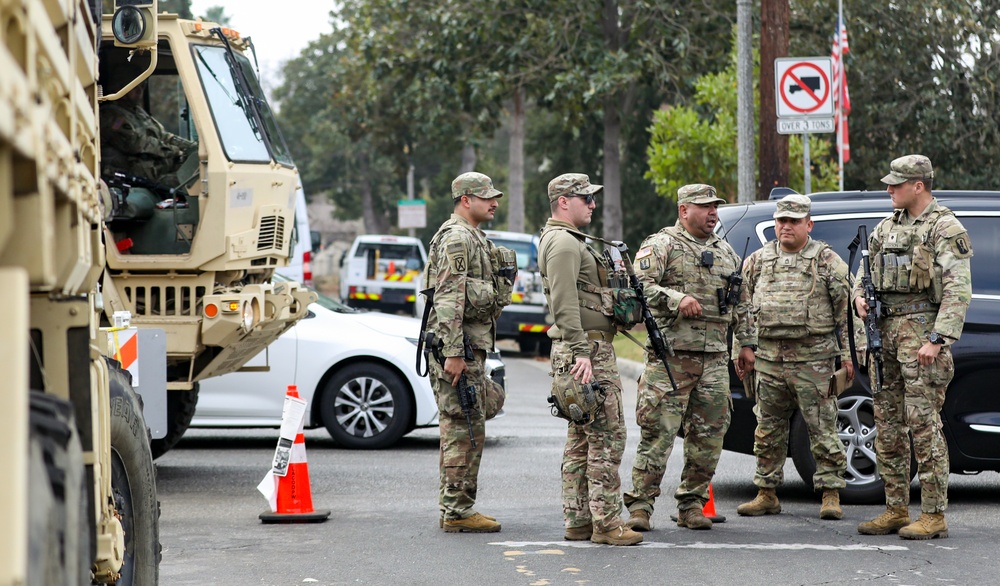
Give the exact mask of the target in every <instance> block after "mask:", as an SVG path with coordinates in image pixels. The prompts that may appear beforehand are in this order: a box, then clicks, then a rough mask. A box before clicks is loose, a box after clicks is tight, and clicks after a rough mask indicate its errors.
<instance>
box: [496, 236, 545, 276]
mask: <svg viewBox="0 0 1000 586" xmlns="http://www.w3.org/2000/svg"><path fill="white" fill-rule="evenodd" d="M490 240H492V241H493V244H496V245H497V246H503V247H504V248H509V249H511V250H513V251H514V252H515V253H517V268H518V269H520V270H522V271H523V270H524V269H526V268H528V266H529V265H531V264H533V263H535V255H536V254H537V251H536V250H535V246H534V244H532V243H531V242H526V241H524V240H504V239H503V238H490Z"/></svg>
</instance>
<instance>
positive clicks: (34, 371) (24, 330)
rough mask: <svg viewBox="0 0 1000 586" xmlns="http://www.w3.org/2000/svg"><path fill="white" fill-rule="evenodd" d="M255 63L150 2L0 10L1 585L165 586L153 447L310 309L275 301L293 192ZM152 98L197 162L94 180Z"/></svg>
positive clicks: (286, 293) (302, 302) (208, 30)
mask: <svg viewBox="0 0 1000 586" xmlns="http://www.w3.org/2000/svg"><path fill="white" fill-rule="evenodd" d="M245 49H247V43H246V41H244V40H243V39H241V38H240V37H239V36H238V35H237V34H236V33H235V32H234V31H230V30H228V29H222V28H220V27H217V26H215V25H213V24H210V23H201V22H191V21H184V20H179V19H177V17H176V16H172V15H157V9H156V3H155V0H149V1H144V0H118V2H116V9H115V14H114V16H113V17H110V18H103V19H102V15H101V2H100V1H99V0H88V1H83V0H75V1H74V0H21V1H18V0H2V1H0V71H2V72H3V75H0V284H2V286H0V308H3V311H4V316H3V318H2V319H0V340H2V341H3V349H4V351H3V352H0V372H3V373H4V375H5V376H6V377H7V381H8V383H7V386H6V391H5V392H4V393H0V441H2V442H3V445H4V449H3V450H0V453H2V455H0V466H2V468H0V469H2V470H3V471H4V472H5V474H4V480H3V481H2V485H3V490H2V491H0V495H2V498H0V527H3V532H2V533H0V584H2V585H6V584H39V585H53V584H86V583H104V584H112V583H117V584H155V583H156V582H157V579H158V564H159V559H160V544H159V530H158V517H159V505H158V502H157V497H156V486H155V471H154V467H153V461H152V453H151V450H150V436H151V433H152V434H153V438H154V439H153V441H157V440H156V439H155V438H156V436H160V439H159V440H158V441H160V442H161V446H160V450H161V451H163V450H165V449H167V448H168V447H169V445H168V444H169V442H170V441H176V438H179V437H180V433H183V428H184V427H186V421H185V417H187V418H188V419H189V417H190V415H187V416H185V409H187V408H188V406H189V405H190V410H191V411H192V412H193V400H194V396H196V389H197V383H198V381H199V380H201V379H203V378H205V377H208V376H213V375H216V374H222V373H225V372H231V371H233V370H237V369H239V368H240V367H241V366H242V365H243V364H244V363H245V361H246V360H247V359H248V358H250V357H252V356H254V355H255V354H256V353H258V352H259V351H260V350H261V349H262V348H263V347H264V346H265V345H266V344H268V343H269V342H270V341H271V340H273V339H274V338H276V337H277V336H278V335H280V333H281V332H282V331H284V330H285V329H287V328H288V327H290V326H291V325H292V324H293V323H294V321H295V320H296V319H298V317H300V316H302V315H303V314H304V313H305V311H306V309H305V308H306V305H307V304H308V302H309V301H310V300H311V297H312V294H310V293H308V292H307V291H305V290H302V289H300V288H298V286H297V285H295V284H281V285H274V284H271V283H270V275H271V273H272V272H273V270H274V268H275V267H279V266H282V265H284V264H285V263H286V262H287V260H288V256H289V254H290V250H291V242H290V233H291V229H292V228H291V227H292V224H293V218H294V199H293V198H294V194H295V189H296V186H297V183H298V177H297V174H296V171H295V168H294V166H293V165H292V163H291V160H290V158H289V157H288V153H287V149H286V148H285V146H284V143H283V141H282V139H281V137H280V134H279V133H278V131H277V127H276V125H275V124H274V119H273V117H272V115H271V113H270V111H269V110H268V109H267V105H266V102H265V101H264V99H263V95H262V92H261V91H260V87H259V86H258V85H257V82H256V79H255V76H254V74H253V70H252V68H251V67H250V63H249V61H248V59H247V58H246V57H245V56H244V50H245ZM161 82H162V84H161ZM139 84H147V86H148V88H147V91H146V102H145V103H144V104H143V108H144V111H146V112H149V113H151V114H152V115H153V116H154V117H156V118H157V119H158V120H160V121H161V122H162V124H163V125H164V128H162V129H160V130H164V131H167V130H169V131H170V132H171V133H173V134H175V135H178V136H181V137H183V138H185V139H187V140H191V141H192V142H194V143H196V145H197V148H196V149H195V150H194V151H193V153H192V154H191V156H189V157H187V160H185V161H179V162H180V163H183V164H181V165H180V166H179V168H178V170H177V171H175V172H174V173H173V175H174V177H175V178H176V180H175V181H174V182H173V184H172V185H171V184H168V183H167V182H166V180H165V178H164V177H143V176H138V175H134V174H127V173H120V172H118V174H117V175H114V174H109V173H108V169H102V166H101V161H102V146H103V140H104V137H103V136H102V130H107V129H102V128H101V125H100V122H99V121H100V120H101V111H100V108H101V104H102V103H105V102H111V101H114V100H118V99H120V98H122V97H123V96H126V95H127V94H128V93H129V92H130V91H131V90H132V89H134V88H135V87H137V86H139ZM157 109H159V110H158V111H157ZM170 112H172V113H173V116H170V115H168V113H170ZM105 154H106V153H105ZM102 174H105V175H108V177H107V185H110V189H108V188H107V185H105V183H104V182H102V181H101V176H102ZM127 315H131V325H132V326H136V327H138V331H139V332H140V333H151V334H154V336H153V337H157V336H159V337H160V338H162V339H163V345H162V347H161V348H160V349H159V350H156V345H155V344H152V345H146V344H143V343H142V342H141V340H140V345H139V346H138V349H136V348H132V350H130V351H126V350H125V347H126V346H127V344H126V343H125V342H124V340H125V338H126V337H127V335H128V334H129V333H130V330H127V329H125V330H121V331H119V329H118V328H117V327H110V326H119V325H121V324H119V322H120V321H122V318H121V316H127ZM102 326H103V327H102ZM120 340H121V341H122V343H121V344H119V341H120ZM150 348H153V350H150ZM112 355H114V356H116V357H117V360H115V359H111V358H108V356H112ZM126 356H128V358H126ZM125 362H128V363H131V364H135V363H139V364H147V363H149V362H152V363H154V364H156V363H158V364H159V365H161V366H159V367H158V368H154V369H153V370H154V371H155V370H157V369H158V370H159V371H160V373H159V374H160V377H161V378H160V380H161V381H162V380H165V382H162V383H160V384H157V383H156V380H155V377H153V379H154V380H153V382H152V383H151V382H150V380H149V379H150V377H148V376H145V375H144V376H143V381H142V382H141V383H140V382H139V381H137V378H136V377H135V376H133V375H131V374H130V373H129V371H127V370H125V369H123V368H122V363H125ZM164 364H165V367H164V366H162V365H164ZM164 371H165V372H164ZM164 375H165V376H164ZM133 386H135V388H138V389H140V391H141V392H142V395H139V394H137V393H136V392H135V389H134V388H133ZM167 388H169V389H170V390H169V392H168V391H167ZM277 391H278V392H280V389H279V390H277ZM164 395H166V396H164ZM174 396H177V397H182V398H181V399H171V398H172V397H174ZM154 405H158V406H154ZM147 419H148V420H154V419H155V420H159V421H160V423H157V424H154V425H150V426H148V427H147Z"/></svg>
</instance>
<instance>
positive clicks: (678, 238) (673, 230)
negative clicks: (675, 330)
mask: <svg viewBox="0 0 1000 586" xmlns="http://www.w3.org/2000/svg"><path fill="white" fill-rule="evenodd" d="M662 233H663V234H666V235H667V236H669V237H670V248H671V249H672V250H679V251H681V255H680V258H681V266H680V270H676V271H670V272H668V273H667V275H666V276H665V277H664V278H663V280H662V281H661V282H660V285H662V286H664V287H668V288H670V289H674V290H676V291H683V292H684V294H685V295H690V296H691V297H694V298H695V299H696V300H697V301H698V303H700V304H701V312H702V313H701V317H690V318H687V317H686V318H684V321H692V322H696V321H703V322H716V323H724V324H729V322H730V321H731V320H732V318H731V317H730V316H728V315H722V313H721V312H720V311H719V294H718V289H719V288H720V287H723V288H724V287H725V286H726V277H727V276H729V275H730V274H731V273H732V272H733V271H736V270H739V268H738V267H737V266H736V262H737V259H735V258H731V257H730V256H729V255H728V254H726V255H723V254H719V252H720V249H719V248H717V247H713V246H708V245H702V244H700V243H697V242H694V241H692V240H690V239H689V238H687V237H686V236H685V235H683V234H681V229H679V228H677V227H676V226H671V227H669V228H666V229H664V230H663V231H662ZM704 251H711V252H713V253H714V254H713V256H714V257H715V258H714V259H713V264H712V266H711V267H706V266H703V265H702V261H701V258H702V252H704ZM668 254H669V253H668ZM649 310H650V313H652V314H653V317H655V318H656V322H657V323H658V324H660V325H661V327H662V326H664V325H666V323H668V321H669V320H673V319H674V318H676V317H677V313H676V312H671V311H669V310H667V306H666V305H665V304H660V303H658V304H656V305H655V306H653V305H651V306H650V308H649ZM671 327H676V325H672V326H671Z"/></svg>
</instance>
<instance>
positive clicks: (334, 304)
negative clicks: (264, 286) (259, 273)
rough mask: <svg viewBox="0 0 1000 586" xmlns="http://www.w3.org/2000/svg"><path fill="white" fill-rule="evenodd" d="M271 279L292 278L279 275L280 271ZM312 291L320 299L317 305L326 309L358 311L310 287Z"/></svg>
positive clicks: (283, 279)
mask: <svg viewBox="0 0 1000 586" xmlns="http://www.w3.org/2000/svg"><path fill="white" fill-rule="evenodd" d="M271 280H272V281H274V282H275V283H288V282H291V281H292V279H289V278H288V277H286V276H284V275H279V274H278V273H274V275H272V276H271ZM310 291H312V292H313V293H315V294H316V295H317V297H318V299H316V305H319V306H321V307H323V308H324V309H329V310H330V311H336V312H337V313H358V310H357V309H354V308H353V307H348V306H346V305H344V304H343V303H341V302H339V301H337V300H336V299H332V298H330V297H327V296H326V295H323V294H322V293H320V292H319V291H317V290H315V289H310Z"/></svg>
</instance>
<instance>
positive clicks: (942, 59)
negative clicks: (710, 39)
mask: <svg viewBox="0 0 1000 586" xmlns="http://www.w3.org/2000/svg"><path fill="white" fill-rule="evenodd" d="M835 17H836V15H835V13H834V8H832V7H831V5H830V3H828V2H821V1H819V0H794V1H793V2H792V21H791V27H792V31H793V34H792V54H826V52H828V51H829V47H830V44H831V38H832V35H833V31H834V27H835V26H836V25H835ZM844 21H845V24H846V26H847V31H848V36H849V42H850V47H851V52H850V53H848V54H847V56H846V58H845V61H846V69H847V78H848V85H849V87H850V92H851V106H852V110H851V116H850V129H851V135H850V142H851V160H850V162H849V163H847V164H846V165H845V169H844V171H845V177H844V184H845V188H847V189H863V188H877V189H882V185H881V184H880V183H879V182H878V179H879V178H880V177H882V176H883V175H885V173H886V170H887V169H888V165H889V162H890V161H891V160H892V159H894V158H896V157H898V156H901V155H904V154H909V153H921V154H924V155H927V156H928V157H930V159H931V161H932V162H933V164H934V168H935V187H940V188H952V189H972V188H989V187H993V186H994V185H995V184H996V180H995V177H994V175H995V172H994V170H993V168H994V164H995V161H996V160H997V159H998V158H1000V116H998V115H997V113H998V111H1000V91H998V90H997V81H996V80H997V74H996V72H997V70H998V68H1000V43H998V40H997V31H998V30H1000V2H998V0H982V1H976V2H968V1H966V0H931V1H929V2H916V3H912V2H891V3H883V2H862V1H860V0H845V1H844ZM834 148H835V147H834Z"/></svg>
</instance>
